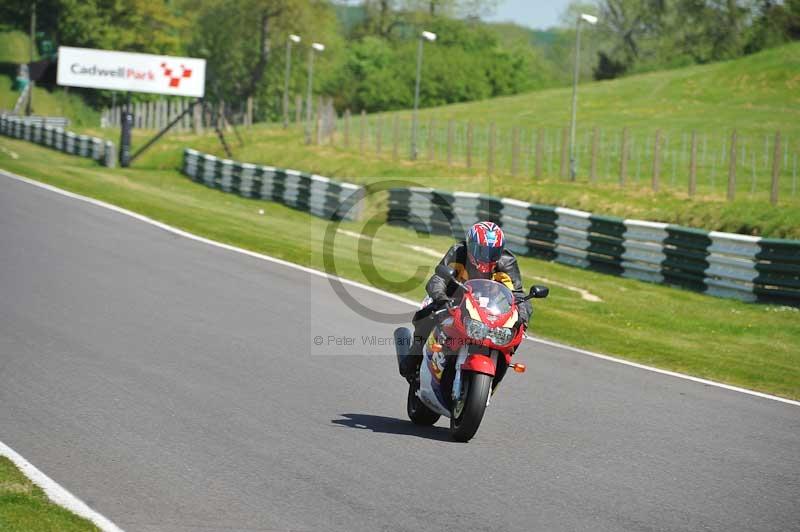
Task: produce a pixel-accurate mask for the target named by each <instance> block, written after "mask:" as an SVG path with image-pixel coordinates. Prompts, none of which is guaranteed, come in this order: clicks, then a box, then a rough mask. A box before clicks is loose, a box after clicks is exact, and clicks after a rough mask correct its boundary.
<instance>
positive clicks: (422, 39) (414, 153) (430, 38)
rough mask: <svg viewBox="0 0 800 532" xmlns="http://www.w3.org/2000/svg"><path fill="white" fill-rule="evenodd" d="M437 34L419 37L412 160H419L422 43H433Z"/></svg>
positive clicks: (412, 126)
mask: <svg viewBox="0 0 800 532" xmlns="http://www.w3.org/2000/svg"><path fill="white" fill-rule="evenodd" d="M435 40H436V34H435V33H432V32H430V31H423V32H422V33H421V34H420V36H419V44H418V45H417V83H416V85H415V86H414V115H413V117H412V119H411V160H412V161H415V160H416V159H417V111H418V109H419V80H420V76H421V75H422V43H423V42H425V41H430V42H433V41H435Z"/></svg>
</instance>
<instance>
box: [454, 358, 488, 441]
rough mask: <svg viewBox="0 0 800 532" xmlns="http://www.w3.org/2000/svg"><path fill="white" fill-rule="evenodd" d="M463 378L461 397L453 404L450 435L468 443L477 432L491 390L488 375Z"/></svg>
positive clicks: (468, 375) (475, 374)
mask: <svg viewBox="0 0 800 532" xmlns="http://www.w3.org/2000/svg"><path fill="white" fill-rule="evenodd" d="M465 377H467V378H465V379H464V380H463V381H462V384H461V397H459V398H458V400H456V401H455V403H454V404H453V416H452V417H451V418H450V435H451V436H452V437H453V439H454V440H455V441H460V442H468V441H469V440H471V439H472V437H473V436H475V433H476V432H478V427H480V426H481V420H483V414H484V412H485V411H486V402H487V400H488V399H489V392H490V390H491V389H492V377H490V376H489V375H484V374H483V373H468V374H467V375H465Z"/></svg>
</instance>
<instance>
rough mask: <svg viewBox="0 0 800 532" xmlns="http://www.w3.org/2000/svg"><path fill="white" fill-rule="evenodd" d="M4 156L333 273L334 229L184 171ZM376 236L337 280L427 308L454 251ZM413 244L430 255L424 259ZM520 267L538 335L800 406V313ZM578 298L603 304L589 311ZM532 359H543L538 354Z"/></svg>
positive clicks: (385, 231)
mask: <svg viewBox="0 0 800 532" xmlns="http://www.w3.org/2000/svg"><path fill="white" fill-rule="evenodd" d="M0 148H2V149H0V167H2V168H4V169H7V170H10V171H12V172H16V173H18V174H21V175H24V176H28V177H30V178H33V179H37V180H40V181H43V182H46V183H49V184H52V185H55V186H58V187H61V188H64V189H66V190H70V191H73V192H76V193H79V194H84V195H87V196H91V197H95V198H98V199H101V200H103V201H107V202H109V203H113V204H116V205H120V206H122V207H124V208H127V209H130V210H133V211H136V212H139V213H142V214H144V215H146V216H149V217H151V218H154V219H156V220H159V221H162V222H165V223H168V224H171V225H174V226H176V227H180V228H182V229H185V230H187V231H190V232H193V233H196V234H198V235H202V236H205V237H208V238H212V239H215V240H219V241H222V242H226V243H229V244H233V245H236V246H239V247H242V248H245V249H250V250H253V251H257V252H261V253H266V254H270V255H272V256H275V257H279V258H282V259H285V260H289V261H292V262H296V263H298V264H303V265H306V266H310V267H313V268H317V269H320V270H322V269H324V267H323V262H322V253H321V250H322V249H323V235H324V232H325V229H326V227H327V223H326V222H325V221H324V220H320V219H318V218H314V217H312V216H309V215H307V214H304V213H302V212H299V211H296V210H293V209H290V208H287V207H284V206H281V205H278V204H275V203H269V202H264V201H259V200H250V199H245V198H240V197H237V196H234V195H232V194H225V193H222V192H219V191H216V190H212V189H209V188H206V187H204V186H202V185H198V184H196V183H193V182H192V181H190V180H189V179H188V178H186V177H184V176H182V175H181V174H179V173H178V172H177V171H176V170H174V169H162V170H159V169H154V168H128V169H114V170H109V169H107V168H103V167H99V166H96V165H95V164H94V163H92V162H91V161H88V160H84V159H81V158H78V157H71V156H66V155H63V154H60V153H57V152H54V151H52V150H49V149H46V148H41V147H39V146H35V145H32V144H30V143H26V142H22V141H14V140H9V139H6V138H2V139H0ZM160 149H163V148H160ZM8 152H13V153H14V154H15V155H16V157H17V158H16V159H14V158H12V157H11V156H10V155H9V153H8ZM158 153H159V152H158V150H156V151H155V152H154V154H155V155H153V157H157V156H158ZM261 210H263V214H260V213H259V211H261ZM287 224H291V226H292V227H295V228H298V229H302V230H300V231H299V233H298V235H297V237H295V238H287V237H286V232H285V228H286V227H287ZM341 228H342V229H343V230H345V231H349V232H352V233H358V232H359V231H360V230H361V225H360V224H358V223H343V224H342V226H341ZM376 237H377V238H376V239H375V240H372V241H370V245H371V248H370V250H369V252H368V253H364V251H363V250H361V251H359V246H358V243H359V239H357V238H354V237H352V236H348V235H347V234H340V235H339V236H338V238H337V239H336V245H335V247H334V252H335V259H336V264H337V273H338V274H339V275H341V276H343V277H347V278H350V279H354V280H357V281H361V282H366V283H367V284H372V285H374V286H377V287H378V288H383V289H386V290H390V291H395V292H398V293H401V294H402V295H405V296H408V297H411V298H421V296H422V294H423V291H424V287H423V285H424V282H425V280H426V279H427V276H428V275H430V272H431V270H432V266H433V265H434V263H435V262H436V258H435V257H434V256H433V255H435V254H437V253H440V254H443V253H444V251H445V250H446V249H447V247H448V246H449V245H450V244H451V242H452V240H451V239H448V238H443V237H434V236H425V235H417V234H415V233H413V232H411V231H408V230H405V229H401V228H397V227H390V226H384V227H382V228H381V229H380V230H379V231H378V233H377V234H376ZM410 245H414V246H417V247H418V248H419V247H421V248H426V249H427V250H429V251H425V252H419V251H418V250H414V249H413V248H410V247H409V246H410ZM367 256H368V257H369V258H371V259H372V261H373V263H374V266H375V268H376V269H377V271H378V272H379V273H380V274H381V277H382V279H378V280H376V281H375V282H371V281H370V280H369V279H368V278H367V276H366V275H365V273H364V270H363V268H362V266H361V261H362V260H363V259H364V258H366V257H367ZM520 266H521V269H522V272H523V274H524V277H525V284H526V286H527V285H529V284H530V283H532V282H545V283H550V284H551V285H552V288H553V290H552V292H551V294H552V295H551V297H550V298H549V299H547V300H545V301H543V302H541V303H539V304H538V305H537V312H536V315H535V318H534V321H533V326H532V331H533V333H535V334H536V335H539V336H542V337H546V338H551V339H554V340H557V341H560V342H564V343H567V344H570V345H574V346H579V347H582V348H586V349H591V350H595V351H599V352H603V353H607V354H609V355H614V356H618V357H621V358H625V359H628V360H633V361H636V362H641V363H644V364H650V365H653V366H658V367H661V368H665V369H670V370H673V371H679V372H683V373H688V374H692V375H697V376H700V377H704V378H709V379H714V380H718V381H722V382H726V383H730V384H734V385H737V386H743V387H747V388H751V389H754V390H759V391H763V392H767V393H772V394H776V395H781V396H784V397H789V398H794V399H800V351H799V350H798V349H797V346H798V345H800V313H798V311H797V310H796V309H791V308H788V307H776V306H767V305H753V304H745V303H741V302H737V301H730V300H724V299H718V298H713V297H709V296H704V295H702V294H696V293H693V292H688V291H683V290H679V289H673V288H668V287H665V286H659V285H653V284H648V283H642V282H638V281H633V280H628V279H622V278H618V277H612V276H607V275H602V274H599V273H595V272H589V271H584V270H580V269H576V268H570V267H568V266H563V265H560V264H555V263H550V262H545V261H540V260H536V259H531V258H521V259H520ZM420 267H422V268H421V270H420V271H419V272H417V269H418V268H420ZM402 279H413V282H410V283H408V286H407V287H406V288H404V289H398V288H397V285H396V284H395V283H396V281H399V280H402ZM575 289H579V290H585V291H588V292H590V293H591V294H593V295H596V296H598V297H599V298H600V299H601V300H602V301H601V302H592V301H588V300H586V299H584V298H583V297H582V296H581V294H580V293H579V292H578V291H575ZM525 356H531V355H530V351H528V354H526V355H525ZM533 356H535V354H534V355H533Z"/></svg>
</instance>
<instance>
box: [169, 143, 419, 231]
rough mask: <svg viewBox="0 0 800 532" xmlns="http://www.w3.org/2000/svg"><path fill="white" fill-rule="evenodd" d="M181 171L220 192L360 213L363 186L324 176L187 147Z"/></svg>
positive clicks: (342, 215)
mask: <svg viewBox="0 0 800 532" xmlns="http://www.w3.org/2000/svg"><path fill="white" fill-rule="evenodd" d="M183 173H184V174H186V175H187V176H189V177H191V178H192V179H193V180H194V181H197V182H198V183H203V184H205V185H206V186H209V187H212V188H216V189H219V190H222V191H224V192H231V193H234V194H238V195H240V196H244V197H247V198H255V199H264V200H269V201H275V202H278V203H282V204H284V205H288V206H290V207H294V208H296V209H299V210H302V211H305V212H309V213H311V214H313V215H314V216H319V217H321V218H326V219H345V220H357V219H358V218H360V216H361V212H360V211H361V208H362V203H363V202H362V201H361V200H362V199H363V198H364V189H363V187H360V186H358V185H353V184H351V183H340V182H337V181H334V180H332V179H329V178H327V177H322V176H318V175H310V174H305V173H302V172H298V171H296V170H284V169H282V168H274V167H272V166H261V165H256V164H250V163H241V162H237V161H231V160H229V159H220V158H218V157H215V156H213V155H208V154H205V153H200V152H198V151H196V150H192V149H189V148H187V149H185V150H184V151H183ZM405 217H406V218H407V217H408V216H407V215H405Z"/></svg>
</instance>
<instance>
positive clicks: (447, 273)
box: [436, 264, 456, 279]
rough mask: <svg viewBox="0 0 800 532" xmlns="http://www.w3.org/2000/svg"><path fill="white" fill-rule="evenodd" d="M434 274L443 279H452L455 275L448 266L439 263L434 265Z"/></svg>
mask: <svg viewBox="0 0 800 532" xmlns="http://www.w3.org/2000/svg"><path fill="white" fill-rule="evenodd" d="M436 275H438V276H439V277H442V278H444V279H452V278H453V277H455V276H456V271H455V270H454V269H453V268H451V267H449V266H445V265H444V264H439V265H437V266H436Z"/></svg>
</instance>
